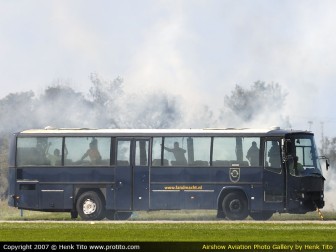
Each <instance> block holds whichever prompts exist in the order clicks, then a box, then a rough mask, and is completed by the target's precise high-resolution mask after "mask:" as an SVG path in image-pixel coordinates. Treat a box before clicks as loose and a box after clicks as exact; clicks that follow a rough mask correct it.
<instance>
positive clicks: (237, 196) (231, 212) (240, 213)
mask: <svg viewBox="0 0 336 252" xmlns="http://www.w3.org/2000/svg"><path fill="white" fill-rule="evenodd" d="M247 206H248V204H247V199H246V197H245V195H244V194H243V193H241V192H231V193H229V194H228V195H226V196H225V197H224V199H223V203H222V207H223V212H224V214H225V216H226V217H227V218H228V219H230V220H244V219H245V218H246V217H247V216H248V214H249V211H248V207H247Z"/></svg>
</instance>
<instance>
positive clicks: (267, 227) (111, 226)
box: [0, 202, 336, 242]
mask: <svg viewBox="0 0 336 252" xmlns="http://www.w3.org/2000/svg"><path fill="white" fill-rule="evenodd" d="M322 212H323V211H322ZM323 214H324V217H325V220H327V221H320V220H319V216H318V214H317V213H316V212H312V213H308V214H305V215H291V214H281V215H280V214H275V215H274V216H273V217H272V219H271V220H279V221H282V220H315V221H314V222H313V223H297V222H295V223H285V222H282V223H281V222H276V223H272V222H248V221H247V222H228V221H225V220H219V221H218V219H217V218H216V211H158V212H136V213H134V215H133V216H132V218H131V219H130V220H129V221H127V222H126V223H125V222H99V221H96V222H80V221H79V220H80V219H78V221H75V222H70V220H71V219H70V214H69V213H44V212H34V211H23V216H22V217H21V212H20V210H18V209H16V208H11V207H8V206H7V203H6V202H0V220H2V221H3V222H0V241H118V242H121V241H125V242H127V241H132V242H135V241H142V242H144V241H149V242H154V241H161V242H163V241H169V242H172V241H176V242H178V241H197V242H202V241H203V242H212V241H214V242H215V241H217V242H226V241H227V242H274V241H283V242H298V241H300V242H326V241H328V242H330V241H336V224H335V223H328V220H336V213H335V212H323ZM33 220H38V221H39V222H32V221H33ZM50 220H52V221H56V222H47V223H46V222H44V221H50ZM146 220H152V221H153V220H168V221H169V220H178V221H181V222H168V223H161V224H160V223H153V222H149V223H144V222H142V221H146ZM192 220H203V221H216V222H212V223H207V222H204V223H202V221H200V222H197V223H186V222H183V221H192ZM9 221H10V222H9ZM21 221H23V222H21ZM58 221H59V222H58ZM60 221H62V222H60Z"/></svg>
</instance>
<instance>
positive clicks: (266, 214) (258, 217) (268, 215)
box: [250, 211, 273, 220]
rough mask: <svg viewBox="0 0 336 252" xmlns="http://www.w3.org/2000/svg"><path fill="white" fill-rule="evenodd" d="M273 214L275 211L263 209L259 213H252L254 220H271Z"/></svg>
mask: <svg viewBox="0 0 336 252" xmlns="http://www.w3.org/2000/svg"><path fill="white" fill-rule="evenodd" d="M272 215H273V212H268V211H263V212H257V213H250V216H251V217H252V219H253V220H269V219H270V218H271V217H272Z"/></svg>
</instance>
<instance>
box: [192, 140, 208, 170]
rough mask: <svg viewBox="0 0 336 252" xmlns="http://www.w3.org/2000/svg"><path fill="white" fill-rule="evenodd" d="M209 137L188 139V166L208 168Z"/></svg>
mask: <svg viewBox="0 0 336 252" xmlns="http://www.w3.org/2000/svg"><path fill="white" fill-rule="evenodd" d="M210 147H211V138H210V137H190V138H188V161H189V166H195V167H196V166H203V167H204V166H209V164H210Z"/></svg>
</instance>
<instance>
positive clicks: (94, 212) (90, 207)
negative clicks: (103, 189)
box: [76, 191, 105, 220]
mask: <svg viewBox="0 0 336 252" xmlns="http://www.w3.org/2000/svg"><path fill="white" fill-rule="evenodd" d="M76 208H77V212H78V214H79V216H80V217H81V218H82V219H83V220H101V219H103V218H104V217H105V211H104V205H103V201H102V199H101V197H99V195H98V194H97V193H96V192H94V191H88V192H84V193H83V194H82V195H81V196H79V198H78V200H77V204H76Z"/></svg>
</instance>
